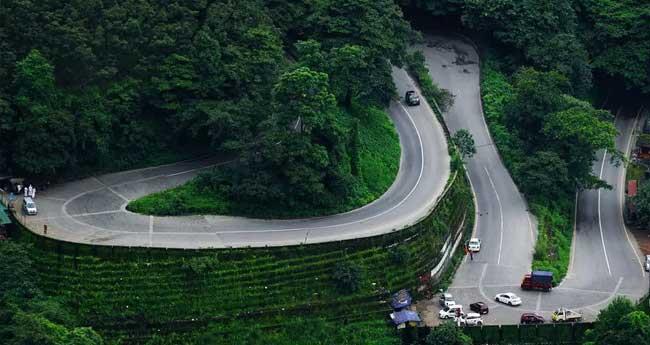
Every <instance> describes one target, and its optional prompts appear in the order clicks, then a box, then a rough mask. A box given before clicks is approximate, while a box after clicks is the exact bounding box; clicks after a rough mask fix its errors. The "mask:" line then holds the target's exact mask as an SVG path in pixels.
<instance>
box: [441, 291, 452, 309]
mask: <svg viewBox="0 0 650 345" xmlns="http://www.w3.org/2000/svg"><path fill="white" fill-rule="evenodd" d="M450 302H451V303H450ZM438 303H440V306H441V307H447V306H450V305H454V304H456V302H454V296H452V295H451V294H450V293H447V292H445V293H442V294H440V299H439V300H438Z"/></svg>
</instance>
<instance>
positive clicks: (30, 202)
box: [23, 197, 38, 216]
mask: <svg viewBox="0 0 650 345" xmlns="http://www.w3.org/2000/svg"><path fill="white" fill-rule="evenodd" d="M23 212H25V214H27V215H30V216H34V215H36V214H37V213H38V209H37V208H36V203H35V202H34V199H32V198H30V197H25V198H24V199H23Z"/></svg>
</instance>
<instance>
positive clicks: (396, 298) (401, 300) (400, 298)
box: [390, 290, 412, 310]
mask: <svg viewBox="0 0 650 345" xmlns="http://www.w3.org/2000/svg"><path fill="white" fill-rule="evenodd" d="M411 301H412V298H411V294H409V292H408V291H406V290H399V291H397V292H396V293H395V294H393V299H392V300H391V302H390V306H391V307H393V309H395V310H399V309H402V308H406V307H408V306H410V305H411Z"/></svg>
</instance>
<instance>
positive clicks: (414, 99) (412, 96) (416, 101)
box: [404, 90, 420, 106]
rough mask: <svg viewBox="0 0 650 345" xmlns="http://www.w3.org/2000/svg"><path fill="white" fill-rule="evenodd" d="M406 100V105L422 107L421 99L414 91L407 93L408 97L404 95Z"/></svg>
mask: <svg viewBox="0 0 650 345" xmlns="http://www.w3.org/2000/svg"><path fill="white" fill-rule="evenodd" d="M404 100H406V104H407V105H410V106H414V105H420V97H419V96H418V94H417V93H415V91H413V90H409V91H406V95H404Z"/></svg>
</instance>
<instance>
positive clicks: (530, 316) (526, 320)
mask: <svg viewBox="0 0 650 345" xmlns="http://www.w3.org/2000/svg"><path fill="white" fill-rule="evenodd" d="M545 321H546V320H544V318H543V317H542V316H541V315H539V314H535V313H523V314H521V319H520V320H519V323H521V324H523V325H528V324H536V323H544V322H545Z"/></svg>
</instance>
